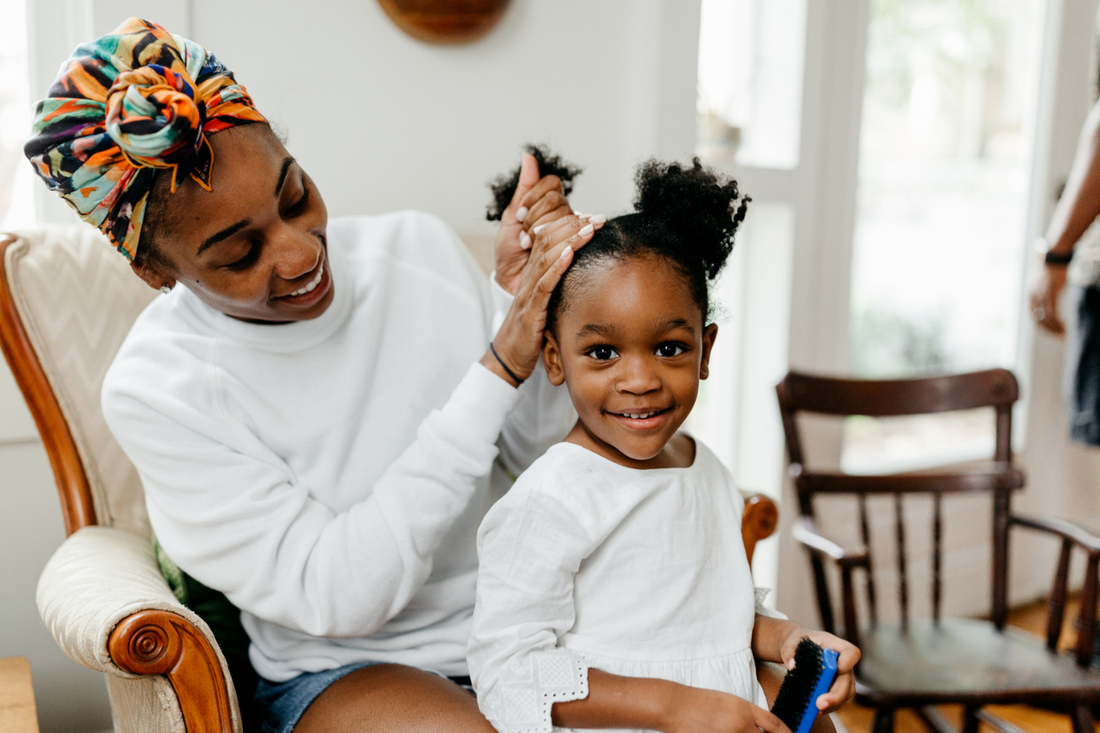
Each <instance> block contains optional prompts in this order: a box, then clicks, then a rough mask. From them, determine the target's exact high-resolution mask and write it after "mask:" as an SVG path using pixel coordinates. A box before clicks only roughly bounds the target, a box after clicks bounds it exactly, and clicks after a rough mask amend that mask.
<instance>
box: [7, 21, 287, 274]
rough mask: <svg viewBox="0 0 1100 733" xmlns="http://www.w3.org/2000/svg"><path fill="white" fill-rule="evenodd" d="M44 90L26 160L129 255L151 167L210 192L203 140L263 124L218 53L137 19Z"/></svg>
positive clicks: (209, 161)
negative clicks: (230, 129)
mask: <svg viewBox="0 0 1100 733" xmlns="http://www.w3.org/2000/svg"><path fill="white" fill-rule="evenodd" d="M47 94H48V98H47V99H45V100H43V101H41V102H39V103H38V107H37V109H36V111H35V119H34V127H33V131H32V137H31V139H30V140H28V141H27V144H26V146H25V147H24V152H25V153H26V155H27V158H29V159H30V161H31V164H32V165H33V166H34V169H35V172H36V173H38V175H39V176H41V177H42V179H43V180H45V181H46V184H47V185H48V186H49V187H50V190H52V191H56V192H57V193H58V194H59V195H60V196H61V198H63V199H64V200H65V201H66V202H67V203H68V204H69V205H70V206H72V207H73V208H74V209H75V210H76V212H77V213H78V214H79V215H80V217H81V218H82V219H83V220H84V221H86V222H88V223H89V224H92V225H93V226H95V227H97V228H98V229H99V230H100V231H101V232H103V233H104V234H106V235H107V237H108V239H110V240H111V243H112V244H114V246H115V247H116V248H117V249H118V251H119V252H121V253H123V254H124V255H126V257H127V258H129V259H131V260H132V259H133V258H134V257H135V255H136V254H137V247H138V241H139V240H140V238H141V225H142V220H143V218H144V215H145V207H146V203H147V202H148V199H149V191H150V189H151V188H152V185H153V175H154V173H155V171H156V170H157V169H162V168H163V169H170V170H171V175H172V182H171V190H172V192H175V190H176V186H177V184H178V183H179V182H180V181H181V180H182V178H181V177H182V176H185V175H190V176H191V177H192V178H193V179H195V181H196V182H198V184H199V185H200V186H202V187H204V188H205V189H207V190H210V175H211V171H212V168H213V163H214V158H213V150H212V148H211V147H210V142H209V140H208V139H207V138H208V137H209V136H210V135H211V134H213V133H215V132H218V131H220V130H224V129H226V128H228V127H232V126H234V125H239V124H244V123H247V122H265V123H266V122H267V121H266V120H265V119H264V117H263V115H261V114H260V113H259V112H258V111H256V108H255V107H254V106H253V104H252V99H251V98H250V97H249V96H248V93H247V92H246V91H245V89H244V87H242V86H241V85H240V84H238V83H237V82H236V80H235V79H234V78H233V72H232V71H230V70H229V69H227V68H226V67H225V66H223V65H222V64H221V63H220V62H219V61H218V60H217V59H216V58H214V55H213V54H210V53H207V51H206V49H204V48H202V47H201V46H199V45H198V44H196V43H194V42H193V41H189V40H187V39H186V38H182V37H180V36H177V35H173V34H171V33H169V32H168V31H166V30H165V29H164V28H162V27H160V26H159V25H157V24H156V23H150V22H149V21H147V20H141V19H140V18H130V19H128V20H127V21H126V22H124V23H123V24H122V25H120V26H119V27H118V28H117V29H115V30H114V32H112V33H111V34H110V35H106V36H103V37H102V38H99V39H97V40H95V41H92V42H91V43H86V44H84V45H82V46H80V47H79V48H77V49H76V51H74V52H73V55H72V56H71V57H69V60H68V61H66V62H65V63H64V64H63V65H62V66H61V72H60V74H59V75H58V77H57V80H56V81H55V82H54V83H53V86H51V87H50V90H49V92H48V93H47Z"/></svg>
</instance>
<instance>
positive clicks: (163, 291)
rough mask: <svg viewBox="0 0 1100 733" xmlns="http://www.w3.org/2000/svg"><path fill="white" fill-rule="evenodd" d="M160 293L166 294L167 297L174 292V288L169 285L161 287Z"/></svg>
mask: <svg viewBox="0 0 1100 733" xmlns="http://www.w3.org/2000/svg"><path fill="white" fill-rule="evenodd" d="M160 292H162V293H164V294H165V295H168V293H170V292H172V288H170V287H168V286H167V285H161V286H160Z"/></svg>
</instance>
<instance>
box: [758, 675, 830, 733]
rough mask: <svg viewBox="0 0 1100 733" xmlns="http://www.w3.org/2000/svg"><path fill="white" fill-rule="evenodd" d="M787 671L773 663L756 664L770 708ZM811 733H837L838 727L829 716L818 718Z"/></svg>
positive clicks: (761, 685)
mask: <svg viewBox="0 0 1100 733" xmlns="http://www.w3.org/2000/svg"><path fill="white" fill-rule="evenodd" d="M786 675H787V670H785V669H783V665H781V664H772V663H771V662H759V661H758V662H757V663H756V679H758V680H759V681H760V687H761V688H763V690H764V697H766V698H768V707H771V706H772V705H774V704H775V696H776V695H777V694H778V693H779V686H780V685H781V684H783V678H784V677H785V676H786ZM810 733H836V727H835V726H834V725H833V721H832V720H831V719H830V718H829V716H828V715H821V716H818V718H817V720H815V721H814V724H813V727H812V728H810Z"/></svg>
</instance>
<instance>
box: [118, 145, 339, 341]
mask: <svg viewBox="0 0 1100 733" xmlns="http://www.w3.org/2000/svg"><path fill="white" fill-rule="evenodd" d="M209 140H210V144H211V147H212V148H213V151H214V171H213V190H212V191H206V190H204V189H203V188H201V187H200V186H199V185H198V184H197V183H195V181H193V180H191V178H190V176H186V177H182V178H185V179H186V180H184V181H181V182H180V185H178V187H177V189H176V192H175V193H168V194H165V195H166V196H167V197H168V199H167V207H166V208H167V212H166V214H165V215H164V216H162V218H161V220H160V221H158V222H157V223H156V224H155V229H154V231H155V232H156V235H157V242H156V244H157V247H158V249H159V250H160V252H161V253H162V255H163V256H164V258H165V259H167V260H168V264H167V265H166V266H164V267H158V266H156V265H153V266H152V267H151V268H148V269H145V270H139V271H138V274H139V275H140V276H141V277H142V279H144V280H145V281H146V282H148V283H149V284H150V285H153V286H154V287H158V288H159V287H160V286H161V285H162V284H167V285H174V284H175V283H176V282H180V283H183V284H184V285H186V286H187V287H188V288H189V289H191V291H192V292H194V293H195V295H197V296H198V297H199V298H200V299H201V300H202V301H203V302H205V303H206V304H207V305H209V306H211V307H212V308H214V309H216V310H219V311H221V312H222V313H225V314H227V315H230V316H233V317H235V318H240V319H242V320H247V321H260V322H271V323H279V322H286V321H304V320H309V319H311V318H316V317H317V316H319V315H321V314H322V313H324V312H325V310H326V309H327V308H328V306H329V304H331V303H332V296H333V287H332V276H331V273H330V271H329V270H330V268H329V266H328V260H327V258H326V253H327V250H326V240H325V227H326V224H327V223H328V213H327V211H326V209H325V204H324V202H323V201H322V200H321V196H320V194H319V193H318V191H317V188H316V186H314V185H313V181H311V180H310V178H309V176H307V175H306V174H305V171H303V170H302V168H301V166H299V165H298V162H297V161H296V160H294V158H292V157H291V156H290V154H289V153H287V151H286V148H284V147H283V145H282V143H280V142H279V140H278V139H277V138H276V137H275V135H274V134H273V133H272V132H271V129H270V128H269V127H268V126H267V125H260V124H253V125H243V126H240V127H232V128H229V129H228V130H223V131H222V132H219V133H217V134H216V135H211V136H210V138H209ZM307 291H308V292H307Z"/></svg>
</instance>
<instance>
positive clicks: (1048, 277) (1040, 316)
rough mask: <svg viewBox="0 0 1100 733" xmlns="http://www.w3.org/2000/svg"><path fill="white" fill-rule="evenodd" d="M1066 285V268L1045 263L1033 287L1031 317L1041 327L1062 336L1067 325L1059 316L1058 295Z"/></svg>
mask: <svg viewBox="0 0 1100 733" xmlns="http://www.w3.org/2000/svg"><path fill="white" fill-rule="evenodd" d="M1065 287H1066V268H1065V267H1059V266H1051V265H1043V268H1042V270H1041V272H1040V275H1039V279H1038V280H1036V281H1035V284H1034V285H1033V286H1032V288H1031V317H1032V318H1034V319H1035V322H1036V323H1037V324H1039V326H1040V327H1041V328H1044V329H1046V330H1047V331H1049V332H1050V333H1053V334H1055V335H1057V336H1061V335H1062V334H1064V333H1065V332H1066V326H1065V324H1064V323H1062V319H1061V318H1059V317H1058V297H1059V296H1060V295H1061V294H1062V290H1063V289H1064V288H1065Z"/></svg>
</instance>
